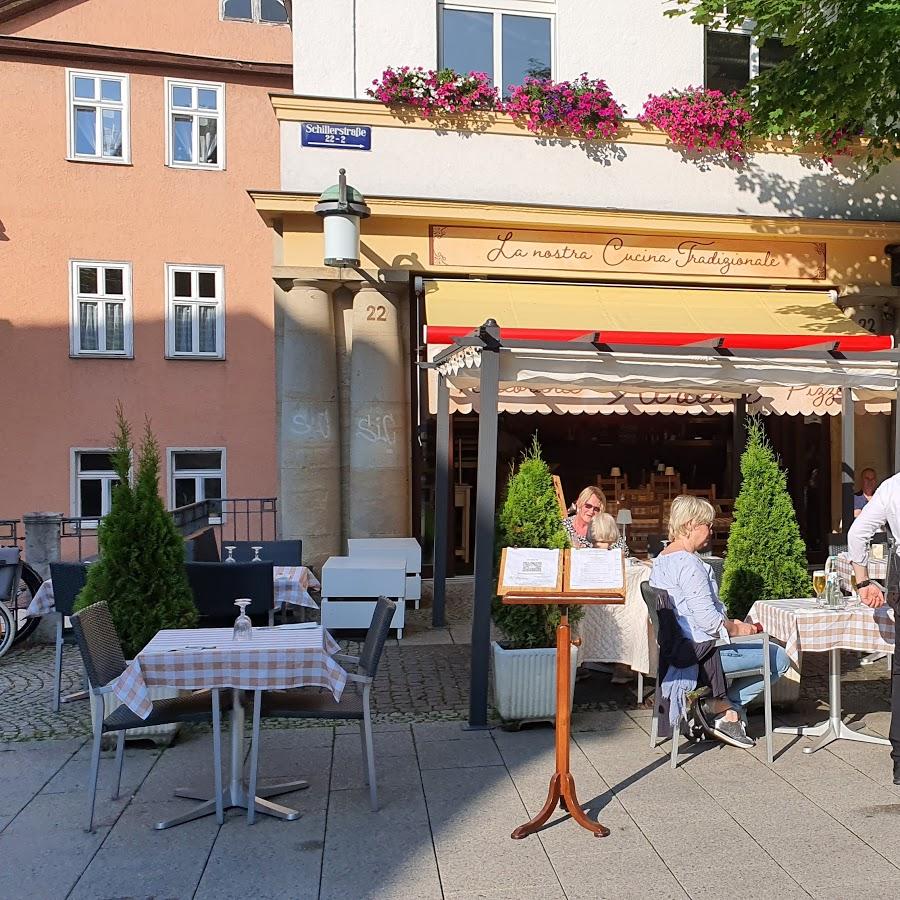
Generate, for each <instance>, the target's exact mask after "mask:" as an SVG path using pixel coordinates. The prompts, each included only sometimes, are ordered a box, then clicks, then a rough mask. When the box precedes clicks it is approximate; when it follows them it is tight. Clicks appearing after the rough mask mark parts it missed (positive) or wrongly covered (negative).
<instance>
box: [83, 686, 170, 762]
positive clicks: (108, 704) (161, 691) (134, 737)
mask: <svg viewBox="0 0 900 900" xmlns="http://www.w3.org/2000/svg"><path fill="white" fill-rule="evenodd" d="M149 691H150V699H151V700H170V699H172V698H174V697H178V696H180V695H181V694H182V693H185V692H184V691H180V690H179V689H178V688H172V687H166V686H165V685H161V686H158V687H150V688H149ZM88 702H89V703H90V705H91V728H93V727H94V702H93V700H89V701H88ZM121 705H122V704H121V702H120V701H119V700H118V698H116V697H115V696H114V695H113V694H104V695H103V715H104V716H108V715H110V714H111V713H112V712H114V711H115V710H116V709H118V708H119V707H120V706H121ZM180 727H181V726H180V724H179V723H178V722H174V723H172V724H171V725H150V726H148V727H146V728H129V729H128V731H126V732H125V740H126V741H153V742H154V743H156V744H162V745H164V746H167V745H169V744H171V743H172V741H173V740H174V738H175V735H176V734H177V733H178V729H179V728H180ZM103 741H104V746H107V745H108V746H111V747H114V746H115V743H116V735H115V734H114V733H111V734H105V735H104V736H103Z"/></svg>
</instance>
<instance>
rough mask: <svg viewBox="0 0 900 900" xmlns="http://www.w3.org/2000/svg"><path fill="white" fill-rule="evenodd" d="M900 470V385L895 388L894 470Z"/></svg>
mask: <svg viewBox="0 0 900 900" xmlns="http://www.w3.org/2000/svg"><path fill="white" fill-rule="evenodd" d="M897 380H898V382H900V366H898V367H897ZM898 472H900V386H897V387H895V388H894V472H893V474H894V475H896V474H897V473H898Z"/></svg>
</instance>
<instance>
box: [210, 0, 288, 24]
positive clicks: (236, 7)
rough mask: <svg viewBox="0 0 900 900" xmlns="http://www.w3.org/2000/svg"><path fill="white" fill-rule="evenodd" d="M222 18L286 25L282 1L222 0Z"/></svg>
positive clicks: (286, 17) (285, 14) (285, 13)
mask: <svg viewBox="0 0 900 900" xmlns="http://www.w3.org/2000/svg"><path fill="white" fill-rule="evenodd" d="M222 18H223V19H236V20H237V21H239V22H266V23H268V24H271V25H286V24H287V21H288V14H287V10H286V9H285V6H284V0H222Z"/></svg>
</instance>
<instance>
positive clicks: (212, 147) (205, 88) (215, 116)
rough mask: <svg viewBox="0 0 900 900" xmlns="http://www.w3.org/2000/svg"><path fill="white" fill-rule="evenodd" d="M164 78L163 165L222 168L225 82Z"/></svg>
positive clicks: (223, 161) (223, 158)
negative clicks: (164, 125)
mask: <svg viewBox="0 0 900 900" xmlns="http://www.w3.org/2000/svg"><path fill="white" fill-rule="evenodd" d="M165 82H166V165H169V166H180V167H183V168H191V169H224V168H225V85H224V84H215V83H212V82H206V81H177V80H175V79H173V78H167V79H166V80H165Z"/></svg>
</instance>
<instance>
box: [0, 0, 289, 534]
mask: <svg viewBox="0 0 900 900" xmlns="http://www.w3.org/2000/svg"><path fill="white" fill-rule="evenodd" d="M286 18H287V11H286V10H285V7H284V4H283V3H282V2H281V0H190V2H188V3H185V2H183V0H155V2H154V3H150V4H148V3H145V2H143V0H56V2H40V3H39V2H33V0H0V80H2V83H3V85H4V88H5V94H6V97H7V102H6V113H7V115H6V116H4V120H5V121H4V126H3V128H2V129H0V177H2V178H3V181H4V184H3V190H2V191H0V196H2V198H3V200H2V203H0V274H2V278H0V351H2V359H3V371H4V379H3V381H4V387H5V390H4V397H5V406H6V407H7V416H6V426H5V427H4V428H3V429H0V472H2V476H0V485H2V489H0V518H18V517H21V515H22V514H23V513H25V512H27V511H30V510H54V511H58V512H63V513H65V514H66V515H73V516H78V515H81V516H89V517H93V516H95V515H101V514H103V513H105V512H106V510H107V508H108V503H109V492H110V486H111V483H112V479H111V473H110V471H109V464H108V458H107V455H106V451H107V449H108V447H109V443H110V434H111V431H112V428H113V425H114V409H115V404H116V402H117V401H118V400H121V401H122V403H123V404H124V406H125V410H126V414H127V416H128V418H129V419H130V420H131V422H132V424H133V425H134V426H135V427H136V430H139V428H140V426H141V425H142V423H143V420H144V418H145V417H149V418H150V420H151V423H152V427H153V430H154V432H155V434H156V436H157V439H158V441H159V444H160V448H161V450H162V453H163V472H162V483H161V489H162V490H163V491H164V492H165V497H166V501H167V504H168V505H169V506H175V505H182V504H184V503H187V502H192V501H193V500H199V499H209V498H211V497H215V496H217V495H219V496H230V497H269V496H275V495H276V493H277V469H276V442H275V432H276V415H275V389H274V373H275V349H274V348H275V343H274V335H273V328H274V314H273V284H272V274H271V273H272V268H271V266H272V255H273V250H272V246H273V242H272V234H271V232H270V230H269V229H268V228H267V227H266V225H265V223H264V222H262V220H261V219H260V218H259V216H258V214H257V212H256V210H255V209H254V206H253V203H252V202H251V200H250V198H249V197H248V194H247V191H248V189H252V188H255V187H259V186H270V185H272V184H277V183H278V177H279V168H278V167H279V160H278V124H277V122H276V120H275V117H274V115H273V112H272V106H271V103H270V101H269V97H268V94H269V92H270V91H284V90H288V89H289V87H290V84H291V80H290V79H291V74H290V72H291V69H290V59H291V36H290V29H289V26H288V24H287V22H286Z"/></svg>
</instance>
